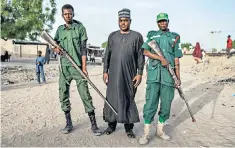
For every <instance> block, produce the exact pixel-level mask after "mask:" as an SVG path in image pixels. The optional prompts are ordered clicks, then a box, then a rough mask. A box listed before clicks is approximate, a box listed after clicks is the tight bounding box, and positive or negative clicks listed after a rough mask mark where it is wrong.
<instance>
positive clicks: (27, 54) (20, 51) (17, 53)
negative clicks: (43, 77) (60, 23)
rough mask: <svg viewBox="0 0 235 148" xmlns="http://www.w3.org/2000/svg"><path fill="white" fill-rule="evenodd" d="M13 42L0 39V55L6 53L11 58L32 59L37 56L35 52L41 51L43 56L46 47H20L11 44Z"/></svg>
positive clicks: (19, 45)
mask: <svg viewBox="0 0 235 148" xmlns="http://www.w3.org/2000/svg"><path fill="white" fill-rule="evenodd" d="M12 41H13V40H7V41H5V40H3V39H1V42H0V43H1V55H3V54H4V52H5V51H8V53H9V54H11V57H24V58H33V57H36V56H37V51H38V50H41V51H42V55H44V56H45V53H46V47H47V46H46V45H21V44H13V43H12Z"/></svg>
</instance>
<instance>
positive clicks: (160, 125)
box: [156, 121, 170, 140]
mask: <svg viewBox="0 0 235 148" xmlns="http://www.w3.org/2000/svg"><path fill="white" fill-rule="evenodd" d="M164 125H165V124H164V123H161V122H160V121H158V124H157V131H156V135H157V136H158V137H160V138H161V139H163V140H170V136H168V135H167V134H166V133H165V132H164V131H163V128H164Z"/></svg>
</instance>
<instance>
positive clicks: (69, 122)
mask: <svg viewBox="0 0 235 148" xmlns="http://www.w3.org/2000/svg"><path fill="white" fill-rule="evenodd" d="M65 118H66V126H65V128H64V129H63V130H62V131H61V132H62V133H63V134H69V133H71V131H72V129H73V124H72V120H71V115H70V111H67V112H65Z"/></svg>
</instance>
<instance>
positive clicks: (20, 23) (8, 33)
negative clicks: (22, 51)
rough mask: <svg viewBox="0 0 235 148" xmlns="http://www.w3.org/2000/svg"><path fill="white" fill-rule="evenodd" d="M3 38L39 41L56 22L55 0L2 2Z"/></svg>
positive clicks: (3, 0) (9, 0) (7, 0)
mask: <svg viewBox="0 0 235 148" xmlns="http://www.w3.org/2000/svg"><path fill="white" fill-rule="evenodd" d="M1 6H2V9H1V38H3V39H7V38H12V39H21V40H24V39H26V38H29V39H30V40H38V37H39V35H40V32H41V31H42V30H46V31H48V32H50V31H51V30H52V29H53V28H52V25H53V24H54V22H55V17H54V16H55V13H56V3H55V0H1Z"/></svg>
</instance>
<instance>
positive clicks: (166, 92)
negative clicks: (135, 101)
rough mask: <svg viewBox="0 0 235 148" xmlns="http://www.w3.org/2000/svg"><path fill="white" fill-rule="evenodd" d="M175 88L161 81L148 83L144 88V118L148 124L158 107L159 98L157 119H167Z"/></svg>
mask: <svg viewBox="0 0 235 148" xmlns="http://www.w3.org/2000/svg"><path fill="white" fill-rule="evenodd" d="M174 91H175V88H174V87H171V86H167V85H164V84H161V83H157V82H156V83H149V84H147V88H146V103H145V105H144V111H143V112H144V120H145V122H146V121H147V122H149V123H148V124H150V123H151V122H152V121H153V120H154V116H155V114H156V112H157V109H158V103H159V98H161V103H160V112H159V119H162V120H163V122H165V121H166V120H167V119H169V116H170V110H171V102H172V100H173V98H174Z"/></svg>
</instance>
